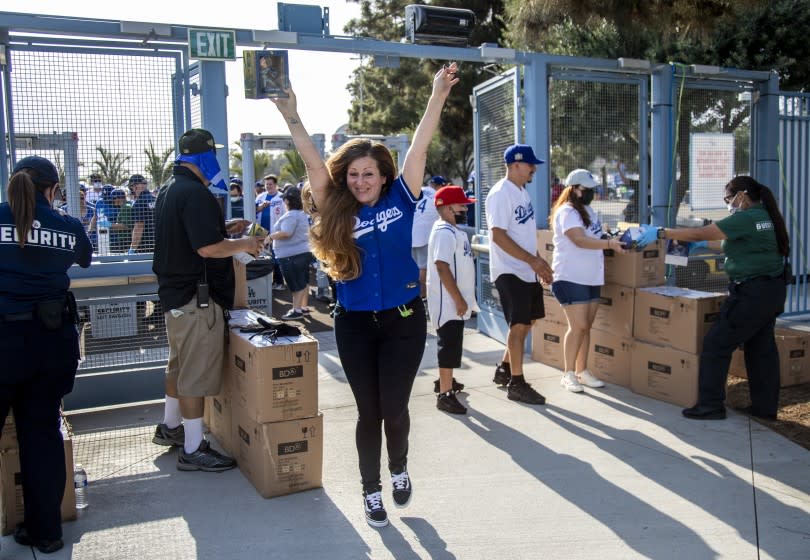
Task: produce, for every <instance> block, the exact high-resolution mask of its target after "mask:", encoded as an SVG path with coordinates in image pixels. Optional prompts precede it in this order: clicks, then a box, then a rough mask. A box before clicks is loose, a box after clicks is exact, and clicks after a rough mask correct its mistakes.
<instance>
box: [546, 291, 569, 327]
mask: <svg viewBox="0 0 810 560" xmlns="http://www.w3.org/2000/svg"><path fill="white" fill-rule="evenodd" d="M543 309H544V311H545V316H544V317H543V319H542V320H543V321H550V322H552V323H559V324H561V325H566V324H568V322H567V321H566V320H565V312H564V311H563V308H562V305H560V302H559V301H557V298H556V297H554V294H552V293H551V288H549V287H548V286H545V285H544V286H543Z"/></svg>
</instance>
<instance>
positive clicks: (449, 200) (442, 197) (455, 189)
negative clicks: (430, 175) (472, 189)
mask: <svg viewBox="0 0 810 560" xmlns="http://www.w3.org/2000/svg"><path fill="white" fill-rule="evenodd" d="M473 202H475V199H474V198H467V195H466V194H464V189H462V188H461V187H459V186H456V185H447V186H446V187H442V188H440V189H439V190H437V191H436V196H435V197H434V198H433V203H434V204H435V205H436V207H437V208H438V207H439V206H447V205H448V204H472V203H473Z"/></svg>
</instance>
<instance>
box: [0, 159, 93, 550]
mask: <svg viewBox="0 0 810 560" xmlns="http://www.w3.org/2000/svg"><path fill="white" fill-rule="evenodd" d="M7 194H8V196H7V200H8V202H4V203H3V204H0V356H2V360H3V368H2V371H1V372H0V427H2V425H3V424H5V421H6V416H8V412H9V409H12V410H13V411H14V420H15V422H16V426H17V439H18V440H19V445H20V466H21V472H22V487H23V499H24V502H25V517H24V522H23V524H21V525H19V526H18V527H17V530H16V531H15V533H14V539H15V540H16V541H17V542H18V543H19V544H21V545H24V546H34V547H36V548H38V549H39V550H40V551H41V552H45V553H50V552H55V551H57V550H59V549H60V548H62V546H63V544H62V520H61V516H60V507H61V503H62V495H63V494H64V490H65V480H66V476H67V475H66V473H65V458H64V448H63V443H62V434H61V432H60V430H59V428H60V417H59V409H60V406H61V402H62V397H63V396H64V395H66V394H67V393H69V392H70V391H71V390H72V389H73V379H74V377H75V376H76V369H77V367H78V360H79V339H78V334H77V330H76V322H77V313H76V303H75V300H74V299H73V296H72V294H71V293H70V292H68V287H69V286H70V279H69V278H68V275H67V270H68V269H69V268H70V267H71V266H72V265H73V263H78V264H79V265H80V266H82V267H85V268H86V267H88V266H90V258H91V256H92V252H93V247H92V245H91V244H90V239H89V238H88V237H87V233H85V231H84V227H83V226H82V224H81V222H80V221H79V220H78V219H77V218H74V217H71V216H68V215H66V214H65V213H64V212H61V211H59V210H54V209H53V208H52V204H53V201H54V200H60V199H61V193H60V188H59V174H58V173H57V171H56V167H54V165H53V164H52V163H51V162H50V161H48V160H47V159H45V158H42V157H38V156H31V157H26V158H23V159H21V160H20V161H19V162H17V165H15V166H14V170H13V173H12V176H11V180H10V181H9V184H8V190H7ZM71 474H72V473H71Z"/></svg>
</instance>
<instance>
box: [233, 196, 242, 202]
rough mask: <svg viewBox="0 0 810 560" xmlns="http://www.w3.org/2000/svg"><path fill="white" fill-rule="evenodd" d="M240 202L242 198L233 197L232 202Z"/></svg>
mask: <svg viewBox="0 0 810 560" xmlns="http://www.w3.org/2000/svg"><path fill="white" fill-rule="evenodd" d="M240 200H242V197H241V196H232V197H231V202H239V201H240Z"/></svg>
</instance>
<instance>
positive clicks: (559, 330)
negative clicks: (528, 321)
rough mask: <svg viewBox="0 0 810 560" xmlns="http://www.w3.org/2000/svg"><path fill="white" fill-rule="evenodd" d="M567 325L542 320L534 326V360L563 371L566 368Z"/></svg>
mask: <svg viewBox="0 0 810 560" xmlns="http://www.w3.org/2000/svg"><path fill="white" fill-rule="evenodd" d="M567 330H568V326H567V325H563V324H560V323H552V322H550V321H546V320H545V319H542V320H540V321H536V322H535V323H534V325H533V326H532V359H533V360H535V361H537V362H540V363H541V364H546V365H547V366H551V367H554V368H557V369H559V370H562V369H564V368H565V360H564V357H563V339H564V338H565V331H567Z"/></svg>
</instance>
